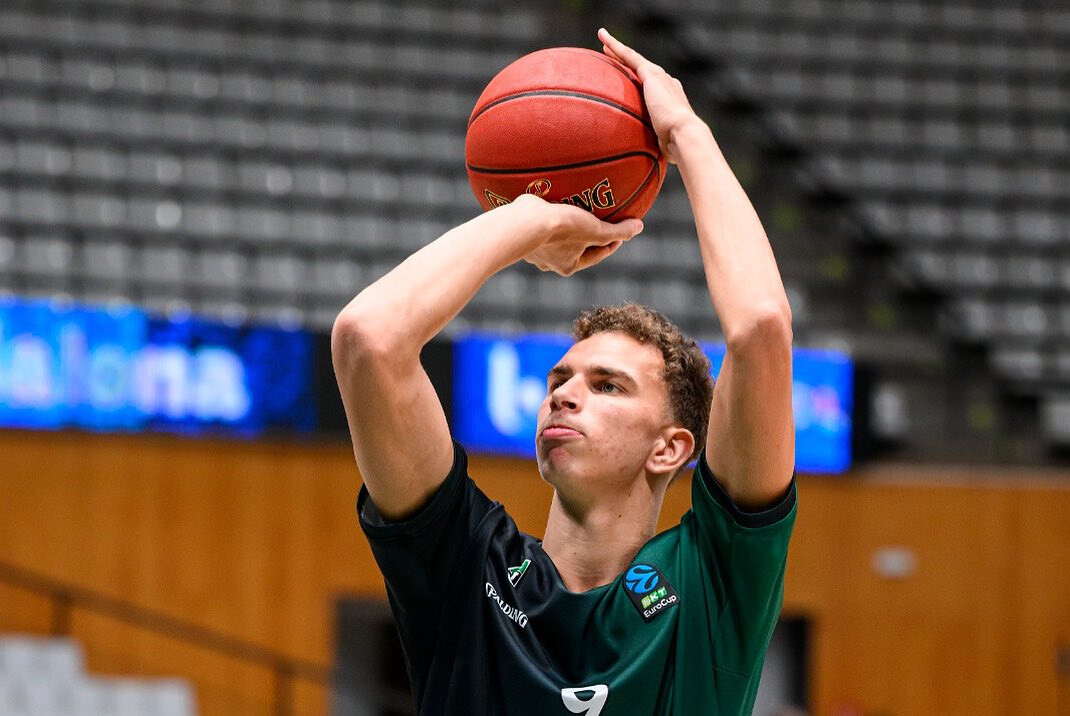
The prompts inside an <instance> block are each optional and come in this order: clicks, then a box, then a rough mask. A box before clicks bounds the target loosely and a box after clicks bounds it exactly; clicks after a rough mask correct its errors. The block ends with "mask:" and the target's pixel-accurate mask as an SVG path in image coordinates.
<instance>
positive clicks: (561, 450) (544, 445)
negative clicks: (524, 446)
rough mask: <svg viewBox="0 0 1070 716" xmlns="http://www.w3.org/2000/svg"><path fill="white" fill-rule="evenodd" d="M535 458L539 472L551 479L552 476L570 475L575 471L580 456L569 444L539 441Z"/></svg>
mask: <svg viewBox="0 0 1070 716" xmlns="http://www.w3.org/2000/svg"><path fill="white" fill-rule="evenodd" d="M535 457H536V460H537V462H538V464H539V472H540V473H542V476H543V477H544V478H547V479H549V478H550V477H551V476H557V475H564V474H568V473H569V472H570V471H572V470H574V469H575V467H576V464H577V462H578V457H579V456H578V455H576V454H575V453H574V451H573V446H571V445H569V444H568V443H567V442H562V441H556V440H545V441H544V440H539V441H538V442H537V443H536V446H535Z"/></svg>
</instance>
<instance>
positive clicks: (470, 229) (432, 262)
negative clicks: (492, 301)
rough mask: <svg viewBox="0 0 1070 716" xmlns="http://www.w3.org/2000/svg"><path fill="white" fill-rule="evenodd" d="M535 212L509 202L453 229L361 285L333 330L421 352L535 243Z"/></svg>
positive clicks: (384, 347)
mask: <svg viewBox="0 0 1070 716" xmlns="http://www.w3.org/2000/svg"><path fill="white" fill-rule="evenodd" d="M531 217H532V215H531V214H530V213H525V210H524V207H522V206H518V205H509V206H505V207H501V208H498V209H495V210H493V211H490V212H487V213H485V214H481V215H479V216H477V217H475V218H474V219H472V220H470V221H468V222H466V223H464V224H461V225H460V226H458V227H455V228H454V229H451V230H450V231H448V232H446V233H445V234H443V235H442V236H441V237H439V238H438V239H437V240H435V241H433V242H432V243H430V244H428V245H427V246H425V247H423V248H422V249H420V250H419V251H417V252H416V253H414V254H413V255H412V256H410V257H409V258H407V259H405V261H403V262H402V263H401V264H399V265H398V266H397V267H396V268H394V269H393V270H392V271H390V272H389V273H388V274H386V275H385V276H383V277H382V278H380V279H379V280H378V281H376V282H375V283H373V284H371V285H370V286H368V287H367V288H365V289H364V290H363V291H361V292H360V294H358V295H357V297H356V298H354V299H353V300H352V301H351V302H350V303H349V305H348V306H346V308H345V309H343V311H342V312H341V314H339V317H338V319H337V321H336V322H335V332H336V333H339V332H348V333H349V334H351V335H357V336H358V339H359V341H360V342H362V343H365V344H367V343H368V342H369V341H374V343H375V345H374V346H372V347H373V348H375V349H376V350H379V351H382V352H384V353H386V354H390V355H393V356H395V357H397V358H399V359H400V358H403V357H413V356H418V354H419V351H420V349H421V348H423V346H424V345H425V344H426V343H427V342H428V341H430V340H431V338H433V337H434V336H435V335H436V334H437V333H438V332H439V331H441V330H442V328H443V327H444V326H445V325H446V324H447V323H448V322H449V321H450V320H451V319H452V318H453V317H454V316H456V315H457V314H458V313H460V311H461V309H463V308H464V306H465V305H466V304H467V303H468V302H469V301H470V300H471V299H472V297H473V296H474V295H475V293H476V292H477V291H478V290H479V288H480V286H482V285H483V283H484V282H485V281H486V280H487V279H488V278H490V277H491V276H493V275H494V274H495V273H497V272H498V271H500V270H501V269H503V268H505V267H506V266H509V265H511V264H513V263H515V262H516V261H518V260H520V259H522V258H523V257H524V256H525V255H526V254H527V253H528V252H529V251H531V249H532V248H533V246H534V245H536V244H537V243H538V239H539V236H540V232H543V231H544V230H545V228H544V227H543V226H542V222H541V221H539V220H538V219H532V218H531ZM366 347H367V346H366Z"/></svg>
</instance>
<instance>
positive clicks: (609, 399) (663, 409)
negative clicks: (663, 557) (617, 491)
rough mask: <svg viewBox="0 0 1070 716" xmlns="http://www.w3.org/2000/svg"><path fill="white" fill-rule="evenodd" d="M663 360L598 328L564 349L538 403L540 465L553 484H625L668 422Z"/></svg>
mask: <svg viewBox="0 0 1070 716" xmlns="http://www.w3.org/2000/svg"><path fill="white" fill-rule="evenodd" d="M664 365H665V364H664V361H663V359H662V357H661V352H660V351H659V350H658V349H657V348H655V347H654V346H651V345H648V344H643V343H640V342H639V341H636V340H635V339H634V338H632V337H631V336H628V335H625V334H623V333H616V332H606V333H597V334H595V335H593V336H591V337H590V338H586V339H584V340H582V341H580V342H578V343H576V344H575V345H573V346H572V348H570V349H569V351H568V353H566V354H565V356H564V357H563V358H562V359H561V360H560V361H559V362H558V364H557V365H556V366H555V367H554V369H553V370H552V371H550V375H549V377H548V379H547V394H546V398H545V399H544V400H543V402H542V406H541V407H540V408H539V422H538V429H537V433H536V437H535V439H536V454H537V457H538V462H539V472H540V473H542V476H543V478H544V479H546V480H547V481H548V482H550V484H552V485H554V486H555V487H559V488H560V487H563V486H565V485H567V484H572V483H574V482H576V483H582V484H585V485H596V484H607V485H623V484H627V483H628V482H630V481H632V480H634V479H635V477H636V475H638V474H642V471H643V469H644V465H645V464H646V461H647V458H648V457H649V455H650V451H651V447H652V445H653V444H654V441H655V440H656V439H657V437H658V435H659V434H660V433H661V431H662V430H663V429H664V428H665V427H666V425H667V424H668V422H669V420H668V417H667V416H668V414H669V409H668V397H667V389H666V385H665V382H664V379H663V378H662V373H663V372H664Z"/></svg>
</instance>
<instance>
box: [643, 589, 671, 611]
mask: <svg viewBox="0 0 1070 716" xmlns="http://www.w3.org/2000/svg"><path fill="white" fill-rule="evenodd" d="M668 593H669V590H668V589H666V588H665V587H661V588H660V589H655V590H654V591H653V592H651V593H650V594H648V595H646V596H645V597H643V599H642V604H643V609H646V608H647V607H649V606H650V605H651V604H653V603H654V602H656V601H658V600H660V599H661V598H662V597H664V596H665V595H666V594H668Z"/></svg>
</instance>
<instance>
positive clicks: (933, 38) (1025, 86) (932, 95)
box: [629, 0, 1070, 459]
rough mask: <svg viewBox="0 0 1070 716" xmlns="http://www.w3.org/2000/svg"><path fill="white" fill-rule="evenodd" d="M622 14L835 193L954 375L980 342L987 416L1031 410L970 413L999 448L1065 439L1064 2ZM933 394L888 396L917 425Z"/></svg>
mask: <svg viewBox="0 0 1070 716" xmlns="http://www.w3.org/2000/svg"><path fill="white" fill-rule="evenodd" d="M629 7H630V8H631V9H632V12H633V14H634V15H635V16H636V18H637V21H638V22H640V23H648V24H651V25H653V26H656V27H657V28H659V33H660V34H661V36H662V42H663V43H664V45H666V46H670V47H673V48H675V49H676V52H675V55H676V57H675V59H676V61H677V62H679V63H681V64H684V65H687V66H689V67H691V68H693V69H694V70H695V75H696V76H698V77H700V78H701V79H702V80H703V82H704V84H705V89H706V91H707V92H709V93H710V95H711V96H714V97H717V98H719V100H720V101H721V102H723V103H730V104H734V105H736V106H746V107H748V108H750V109H751V110H752V111H753V112H754V114H755V116H757V117H759V118H760V120H761V121H762V123H763V124H764V126H765V127H767V128H768V131H769V132H770V133H771V134H772V135H774V136H775V137H776V140H777V141H778V142H780V143H782V144H783V145H786V146H791V147H794V148H795V149H796V151H797V152H799V154H800V155H801V157H800V160H799V162H798V164H799V175H800V182H801V183H802V184H803V185H805V186H807V187H808V189H809V192H810V193H811V194H812V195H820V196H824V197H825V198H826V199H828V198H832V197H834V198H835V199H836V200H838V201H839V202H842V203H841V205H840V211H841V212H843V213H845V215H846V216H848V217H849V218H850V222H849V223H851V224H853V225H854V228H855V231H854V232H853V233H854V235H855V241H856V244H858V245H868V246H870V247H880V249H881V250H883V251H884V253H883V255H882V258H883V261H884V267H883V270H882V272H881V273H882V274H883V275H882V276H880V277H879V279H880V280H888V279H891V280H893V281H894V282H895V284H896V285H897V286H899V287H900V289H901V290H902V291H903V295H904V296H909V295H911V294H912V293H913V294H915V295H928V296H931V297H932V298H933V299H935V300H934V301H933V305H934V306H935V322H934V324H933V325H932V326H931V327H930V326H928V325H923V326H922V328H923V330H925V331H927V332H931V335H932V336H935V337H937V338H939V339H940V341H941V342H942V343H943V348H942V349H941V351H940V362H941V363H943V364H944V365H945V366H946V367H948V368H950V371H951V374H952V375H954V373H955V372H960V373H961V372H967V371H969V370H970V369H971V368H972V366H966V365H957V364H956V361H957V360H961V350H958V349H961V347H963V346H974V347H978V348H980V349H981V350H983V351H984V353H985V354H986V355H987V360H988V365H987V368H986V370H987V372H988V373H989V374H991V375H992V376H993V381H992V382H993V384H994V391H995V395H996V398H997V402H996V405H997V406H1001V407H1002V408H1006V407H1007V406H1008V404H1014V403H1017V404H1021V403H1022V402H1023V401H1025V403H1026V404H1027V405H1029V401H1034V400H1035V401H1037V403H1038V404H1039V410H1035V409H1034V410H1032V411H1026V412H1027V415H1028V416H1029V417H1031V419H1030V420H1027V421H1025V423H1024V424H1022V423H1021V422H1018V418H1019V417H1020V416H1019V415H1017V414H1016V415H1014V416H1013V417H1010V418H1009V419H1005V424H1000V423H999V422H998V421H997V420H994V419H993V416H992V415H991V409H988V410H986V409H985V408H984V403H983V402H979V403H977V405H975V406H974V410H973V414H972V419H973V420H974V422H975V423H979V424H987V425H988V426H989V428H990V429H992V432H993V436H992V440H993V442H994V441H996V440H1001V439H1004V438H1006V437H1008V433H1012V432H1013V431H1014V430H1015V429H1016V428H1017V429H1019V430H1020V431H1021V433H1022V434H1023V435H1022V439H1023V440H1025V441H1028V438H1027V437H1025V436H1024V433H1026V432H1028V431H1033V432H1034V433H1035V435H1034V437H1037V435H1039V434H1040V433H1041V432H1044V433H1046V434H1045V436H1044V437H1045V439H1046V441H1047V442H1049V443H1064V444H1065V443H1066V442H1067V441H1068V440H1070V393H1068V392H1067V391H1068V388H1070V300H1068V296H1070V125H1068V124H1067V121H1066V118H1067V116H1070V84H1068V82H1067V79H1068V72H1070V10H1068V9H1067V8H1066V7H1065V6H1063V5H1059V4H1046V3H1010V4H1007V3H991V2H984V1H980V0H954V1H953V2H916V1H914V0H784V1H781V0H637V1H636V2H632V3H630V4H629ZM856 335H857V334H856ZM848 340H852V339H851V338H848ZM874 357H875V358H876V356H874ZM930 372H934V371H933V370H930ZM935 372H939V370H938V369H937V370H936V371H935ZM974 390H975V392H976V390H977V389H976V388H975V389H974ZM946 392H947V391H946V390H941V388H940V386H939V384H938V383H937V384H935V385H930V386H928V387H926V386H925V385H924V383H919V384H918V390H916V391H915V393H914V394H913V395H908V396H906V397H903V396H900V397H899V399H900V400H902V399H909V400H910V401H912V402H913V403H914V412H915V413H916V414H924V413H925V412H927V411H929V410H932V409H938V404H939V401H940V398H939V397H938V396H941V395H943V394H944V393H946ZM966 392H969V390H967V391H966ZM926 393H928V395H926ZM886 397H889V398H891V396H890V395H889V396H886ZM1000 398H1002V402H1000ZM978 406H980V408H978ZM989 408H990V406H989ZM970 410H971V409H970V407H969V406H968V405H967V406H966V407H965V408H964V409H963V411H962V412H961V413H960V414H959V419H960V421H961V422H963V423H965V422H967V420H969V419H970V418H971V415H970ZM978 413H980V414H978ZM1016 422H1017V425H1016ZM934 427H935V426H934ZM1000 431H1006V432H1005V433H1004V434H1002V435H999V434H996V433H999V432H1000ZM941 432H943V433H945V434H946V433H948V432H953V426H952V425H944V426H942V430H941ZM981 432H983V430H982V431H981ZM975 442H977V443H980V442H981V441H977V440H975ZM1042 442H1043V441H1042ZM980 447H981V453H984V455H983V457H984V458H986V459H992V458H996V459H998V458H999V457H1003V458H1006V457H1007V456H1008V454H1012V455H1014V456H1016V457H1018V458H1020V459H1028V458H1027V457H1026V455H1027V454H1028V447H1025V448H1023V447H1022V444H1021V443H1020V444H1019V446H1018V448H1019V449H1018V450H1015V449H1014V448H1013V447H1012V448H1011V449H1010V450H1008V451H1007V452H1004V453H1003V454H1002V455H1001V454H1000V453H999V451H998V450H996V451H987V450H985V449H984V447H983V446H980ZM1037 454H1040V455H1043V454H1044V451H1043V450H1041V451H1040V452H1039V453H1034V455H1037ZM935 455H937V456H939V451H937V452H935ZM977 457H982V455H981V454H978V455H977ZM1012 459H1013V458H1012Z"/></svg>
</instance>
